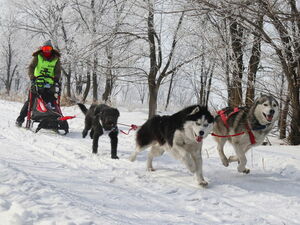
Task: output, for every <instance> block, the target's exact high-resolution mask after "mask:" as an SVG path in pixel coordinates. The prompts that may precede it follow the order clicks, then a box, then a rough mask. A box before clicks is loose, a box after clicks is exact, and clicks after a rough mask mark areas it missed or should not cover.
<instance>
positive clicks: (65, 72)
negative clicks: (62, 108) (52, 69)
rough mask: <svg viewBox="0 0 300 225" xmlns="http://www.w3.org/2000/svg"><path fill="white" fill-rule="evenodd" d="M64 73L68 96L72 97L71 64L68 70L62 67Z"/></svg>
mask: <svg viewBox="0 0 300 225" xmlns="http://www.w3.org/2000/svg"><path fill="white" fill-rule="evenodd" d="M62 71H63V74H64V75H65V77H66V83H65V86H66V89H67V98H71V65H68V72H67V71H66V70H65V69H64V68H62Z"/></svg>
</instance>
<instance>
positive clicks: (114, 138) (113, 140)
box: [108, 130, 119, 159]
mask: <svg viewBox="0 0 300 225" xmlns="http://www.w3.org/2000/svg"><path fill="white" fill-rule="evenodd" d="M108 136H109V137H110V145H111V158H112V159H119V157H118V156H117V147H118V130H114V131H112V132H110V133H109V135H108Z"/></svg>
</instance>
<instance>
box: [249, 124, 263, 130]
mask: <svg viewBox="0 0 300 225" xmlns="http://www.w3.org/2000/svg"><path fill="white" fill-rule="evenodd" d="M266 128H267V125H257V126H252V129H251V130H263V129H266Z"/></svg>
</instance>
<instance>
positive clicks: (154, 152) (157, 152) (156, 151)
mask: <svg viewBox="0 0 300 225" xmlns="http://www.w3.org/2000/svg"><path fill="white" fill-rule="evenodd" d="M164 152H165V150H164V149H163V148H161V147H160V146H158V145H154V146H152V148H151V150H150V152H149V153H148V158H147V170H148V171H155V169H154V168H153V166H152V161H153V158H154V157H158V156H161V155H162V154H163V153H164Z"/></svg>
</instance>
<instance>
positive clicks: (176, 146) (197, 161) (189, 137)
mask: <svg viewBox="0 0 300 225" xmlns="http://www.w3.org/2000/svg"><path fill="white" fill-rule="evenodd" d="M213 121H214V118H213V116H212V115H211V114H210V112H209V111H208V109H207V107H203V106H200V105H193V106H189V107H187V108H185V109H183V110H181V111H179V112H177V113H175V114H173V115H167V116H159V115H156V116H154V117H152V118H150V119H148V120H147V121H146V122H145V123H144V124H143V125H142V126H141V127H140V128H139V130H138V131H137V134H136V150H135V152H133V153H132V155H131V157H130V160H131V161H134V160H135V159H136V157H137V154H138V153H139V152H141V151H143V150H145V149H146V148H147V147H151V150H150V152H149V153H148V159H147V169H148V170H149V171H154V168H153V166H152V160H153V158H154V157H157V156H160V155H162V154H163V153H164V151H169V152H171V154H172V155H173V156H174V157H175V158H176V159H178V160H181V161H182V162H183V163H184V164H185V166H186V167H187V168H188V169H189V171H190V172H192V173H194V174H196V178H197V182H198V183H199V184H200V185H201V186H206V185H207V184H208V183H207V182H206V181H205V180H204V178H203V174H202V156H201V150H202V144H203V139H204V138H205V137H206V136H207V135H208V134H209V133H210V132H211V130H212V128H213Z"/></svg>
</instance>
